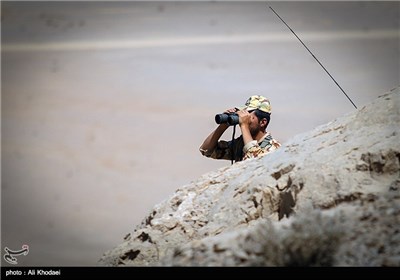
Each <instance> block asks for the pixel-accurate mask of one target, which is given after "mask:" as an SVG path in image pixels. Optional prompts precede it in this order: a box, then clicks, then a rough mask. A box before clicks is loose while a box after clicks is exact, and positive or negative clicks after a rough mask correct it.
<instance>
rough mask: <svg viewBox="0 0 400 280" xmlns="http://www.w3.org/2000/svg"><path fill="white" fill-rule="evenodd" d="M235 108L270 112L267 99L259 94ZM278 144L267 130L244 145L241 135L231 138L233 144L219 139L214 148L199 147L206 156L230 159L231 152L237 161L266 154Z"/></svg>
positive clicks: (276, 147)
mask: <svg viewBox="0 0 400 280" xmlns="http://www.w3.org/2000/svg"><path fill="white" fill-rule="evenodd" d="M236 109H238V110H244V109H246V110H248V111H252V110H255V109H259V110H261V111H264V112H266V113H270V114H271V104H270V102H269V100H268V99H266V98H265V97H263V96H260V95H254V96H251V97H250V98H249V99H248V100H247V101H246V104H245V106H243V107H236ZM280 146H281V144H280V143H279V142H278V141H276V140H275V139H273V138H272V136H271V134H270V133H268V132H267V133H266V134H265V135H264V137H263V138H261V139H260V140H259V141H258V142H257V141H256V140H253V141H250V142H249V143H247V144H246V145H244V142H243V137H242V136H240V137H238V138H236V139H234V140H233V145H232V141H223V140H220V141H219V142H218V144H217V146H216V148H215V149H214V150H203V149H200V152H201V153H202V154H203V155H204V156H206V157H210V158H214V159H227V160H231V159H232V158H233V157H232V153H233V155H234V160H235V161H236V162H237V161H241V160H245V159H248V158H254V157H258V156H260V155H264V154H267V153H269V152H272V151H274V150H276V149H278V148H279V147H280Z"/></svg>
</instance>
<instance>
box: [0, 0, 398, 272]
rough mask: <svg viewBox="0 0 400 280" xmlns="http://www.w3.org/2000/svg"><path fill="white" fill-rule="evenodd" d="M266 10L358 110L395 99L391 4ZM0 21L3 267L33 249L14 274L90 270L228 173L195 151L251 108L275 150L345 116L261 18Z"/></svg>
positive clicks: (57, 13) (152, 14)
mask: <svg viewBox="0 0 400 280" xmlns="http://www.w3.org/2000/svg"><path fill="white" fill-rule="evenodd" d="M270 4H271V5H272V6H273V8H274V9H275V10H276V11H277V12H278V13H279V14H280V15H281V16H282V17H283V18H284V19H285V20H286V21H287V23H288V24H289V25H290V26H291V27H292V28H293V29H294V30H295V31H296V32H297V34H298V35H299V36H300V38H302V39H303V41H304V42H305V43H306V44H307V46H308V47H309V48H310V49H311V50H312V51H313V52H314V54H315V55H316V56H317V57H318V58H319V59H320V61H321V62H322V63H323V64H324V65H325V66H326V68H327V69H328V70H329V71H330V72H331V74H332V75H333V76H334V77H335V78H336V79H337V81H338V82H339V83H340V85H341V86H342V87H343V88H344V89H345V90H346V92H347V93H348V94H349V95H350V97H351V98H352V99H353V101H354V102H355V103H356V105H357V106H358V107H361V106H362V105H363V104H365V103H369V102H371V101H372V100H374V99H375V98H376V97H377V96H378V95H380V94H381V93H383V92H386V91H388V90H389V89H391V88H393V87H395V86H396V85H398V84H399V76H400V73H399V59H400V57H399V5H400V4H399V2H330V3H322V2H303V3H290V2H288V3H284V2H271V3H270ZM1 11H2V30H1V31H2V57H1V66H2V183H1V188H2V193H1V197H2V204H1V205H2V207H1V210H2V211H1V213H2V231H1V233H2V251H3V248H4V247H5V246H7V247H9V248H10V249H14V250H18V249H21V246H22V245H23V244H28V245H29V249H30V252H29V254H28V255H27V256H21V257H19V258H18V262H19V264H20V265H48V266H51V265H94V264H96V261H97V260H98V259H99V257H100V256H101V254H102V253H103V252H104V251H106V250H107V249H109V248H111V247H113V246H114V245H116V244H119V243H120V242H121V236H122V235H123V234H124V233H125V232H126V233H127V232H130V231H131V230H132V229H133V226H134V225H135V224H137V223H138V222H139V221H140V220H141V219H142V218H143V217H144V216H145V215H146V214H147V213H148V211H149V210H150V209H151V208H152V207H153V205H154V204H156V203H158V202H160V201H161V200H163V199H165V198H167V197H168V196H169V195H171V194H172V192H173V191H174V190H176V189H177V188H178V187H180V186H182V185H184V184H187V183H189V182H190V181H191V180H194V179H195V178H197V177H198V176H200V175H201V174H203V173H205V172H207V171H211V170H215V169H217V168H219V167H223V166H227V165H229V164H230V162H228V161H214V160H210V159H207V158H203V157H202V156H201V155H200V153H199V152H198V147H199V146H200V144H201V142H202V141H203V140H204V138H205V137H206V136H207V135H208V134H209V133H210V132H211V130H213V129H214V128H215V126H216V125H215V123H214V115H215V114H216V113H219V112H222V111H223V110H224V109H226V108H230V107H232V106H235V105H241V104H242V103H244V102H245V100H246V99H247V98H248V96H250V95H253V94H262V95H265V96H267V97H268V98H270V100H271V103H272V112H273V113H272V119H271V124H270V126H269V127H268V130H269V131H270V132H271V133H272V135H273V136H274V138H276V139H278V140H280V141H281V142H282V143H284V142H285V141H286V140H287V139H289V138H290V137H292V136H294V135H295V134H297V133H299V132H303V131H306V130H309V129H311V128H314V127H315V126H316V125H319V124H323V123H326V122H327V121H329V120H332V119H333V118H335V117H337V116H340V115H343V114H344V113H347V112H350V111H352V110H354V108H353V107H352V105H351V104H350V102H349V101H348V100H347V99H346V97H345V96H344V95H343V94H342V93H341V91H340V90H339V89H338V88H337V86H336V85H335V84H334V83H333V82H332V80H330V78H329V77H328V76H327V75H326V73H325V72H324V71H323V70H322V69H321V67H320V66H319V65H318V64H317V63H316V62H315V60H314V59H313V58H312V57H311V56H310V55H309V54H308V52H307V51H306V50H305V49H304V48H303V47H302V46H301V44H300V43H299V42H298V41H297V39H296V38H295V37H294V36H293V35H292V34H291V33H290V31H289V30H288V29H287V28H286V27H285V26H284V25H283V24H282V22H280V21H279V19H278V18H277V17H276V16H275V15H274V14H273V13H272V12H271V11H270V10H269V9H268V5H267V4H266V3H263V2H253V3H244V2H234V3H227V2H225V3H218V2H217V3H200V2H198V3H189V2H186V3H185V2H171V3H165V2H164V3H163V2H149V3H144V2H119V3H118V2H117V3H114V2H74V3H71V2H65V3H52V2H28V3H18V2H2V3H1ZM372 117H373V116H372ZM230 134H231V130H228V131H227V133H226V135H224V138H229V137H231V135H230ZM3 264H4V265H6V263H4V262H3Z"/></svg>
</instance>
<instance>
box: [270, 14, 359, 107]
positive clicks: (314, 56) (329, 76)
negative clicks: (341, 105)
mask: <svg viewBox="0 0 400 280" xmlns="http://www.w3.org/2000/svg"><path fill="white" fill-rule="evenodd" d="M269 8H270V9H271V10H272V11H273V12H274V14H275V15H276V16H277V17H278V18H279V19H280V20H281V21H282V22H283V23H284V24H285V25H286V26H287V28H289V30H290V31H292V33H293V34H294V36H296V38H297V39H299V41H300V43H302V44H303V46H304V47H305V48H306V49H307V51H308V52H309V53H310V54H311V55H312V57H314V58H315V60H316V61H317V62H318V63H319V65H321V67H322V69H324V70H325V72H326V73H327V74H328V75H329V77H331V79H332V80H333V81H334V82H335V84H336V85H337V86H338V87H339V88H340V90H341V91H342V92H343V93H344V95H346V97H347V99H348V100H349V101H350V102H351V104H353V106H354V108H356V109H357V106H356V104H354V102H353V100H351V99H350V97H349V96H348V95H347V94H346V93H345V92H344V90H343V89H342V87H341V86H340V85H339V84H338V83H337V82H336V80H335V79H334V78H333V77H332V75H331V74H329V72H328V70H326V68H325V67H324V66H323V65H322V63H321V62H319V60H318V59H317V58H316V57H315V55H314V54H313V53H312V52H311V51H310V49H309V48H307V46H306V45H305V44H304V43H303V41H302V40H301V39H300V38H299V36H297V35H296V33H294V31H293V30H292V28H290V26H289V25H288V24H287V23H286V22H285V21H284V20H283V19H282V18H281V17H280V16H279V15H278V13H277V12H275V10H274V9H272V8H271V6H269Z"/></svg>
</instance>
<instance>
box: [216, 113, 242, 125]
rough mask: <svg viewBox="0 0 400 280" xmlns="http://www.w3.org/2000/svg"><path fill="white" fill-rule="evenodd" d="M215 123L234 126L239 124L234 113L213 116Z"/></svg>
mask: <svg viewBox="0 0 400 280" xmlns="http://www.w3.org/2000/svg"><path fill="white" fill-rule="evenodd" d="M215 122H216V123H217V124H221V123H227V124H229V125H236V124H239V116H238V114H236V113H230V114H227V113H223V114H218V115H215Z"/></svg>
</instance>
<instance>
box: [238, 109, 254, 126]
mask: <svg viewBox="0 0 400 280" xmlns="http://www.w3.org/2000/svg"><path fill="white" fill-rule="evenodd" d="M237 114H238V116H239V125H240V126H242V125H247V126H248V125H249V124H250V121H251V116H250V113H249V112H248V111H247V110H241V111H238V112H237Z"/></svg>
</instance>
